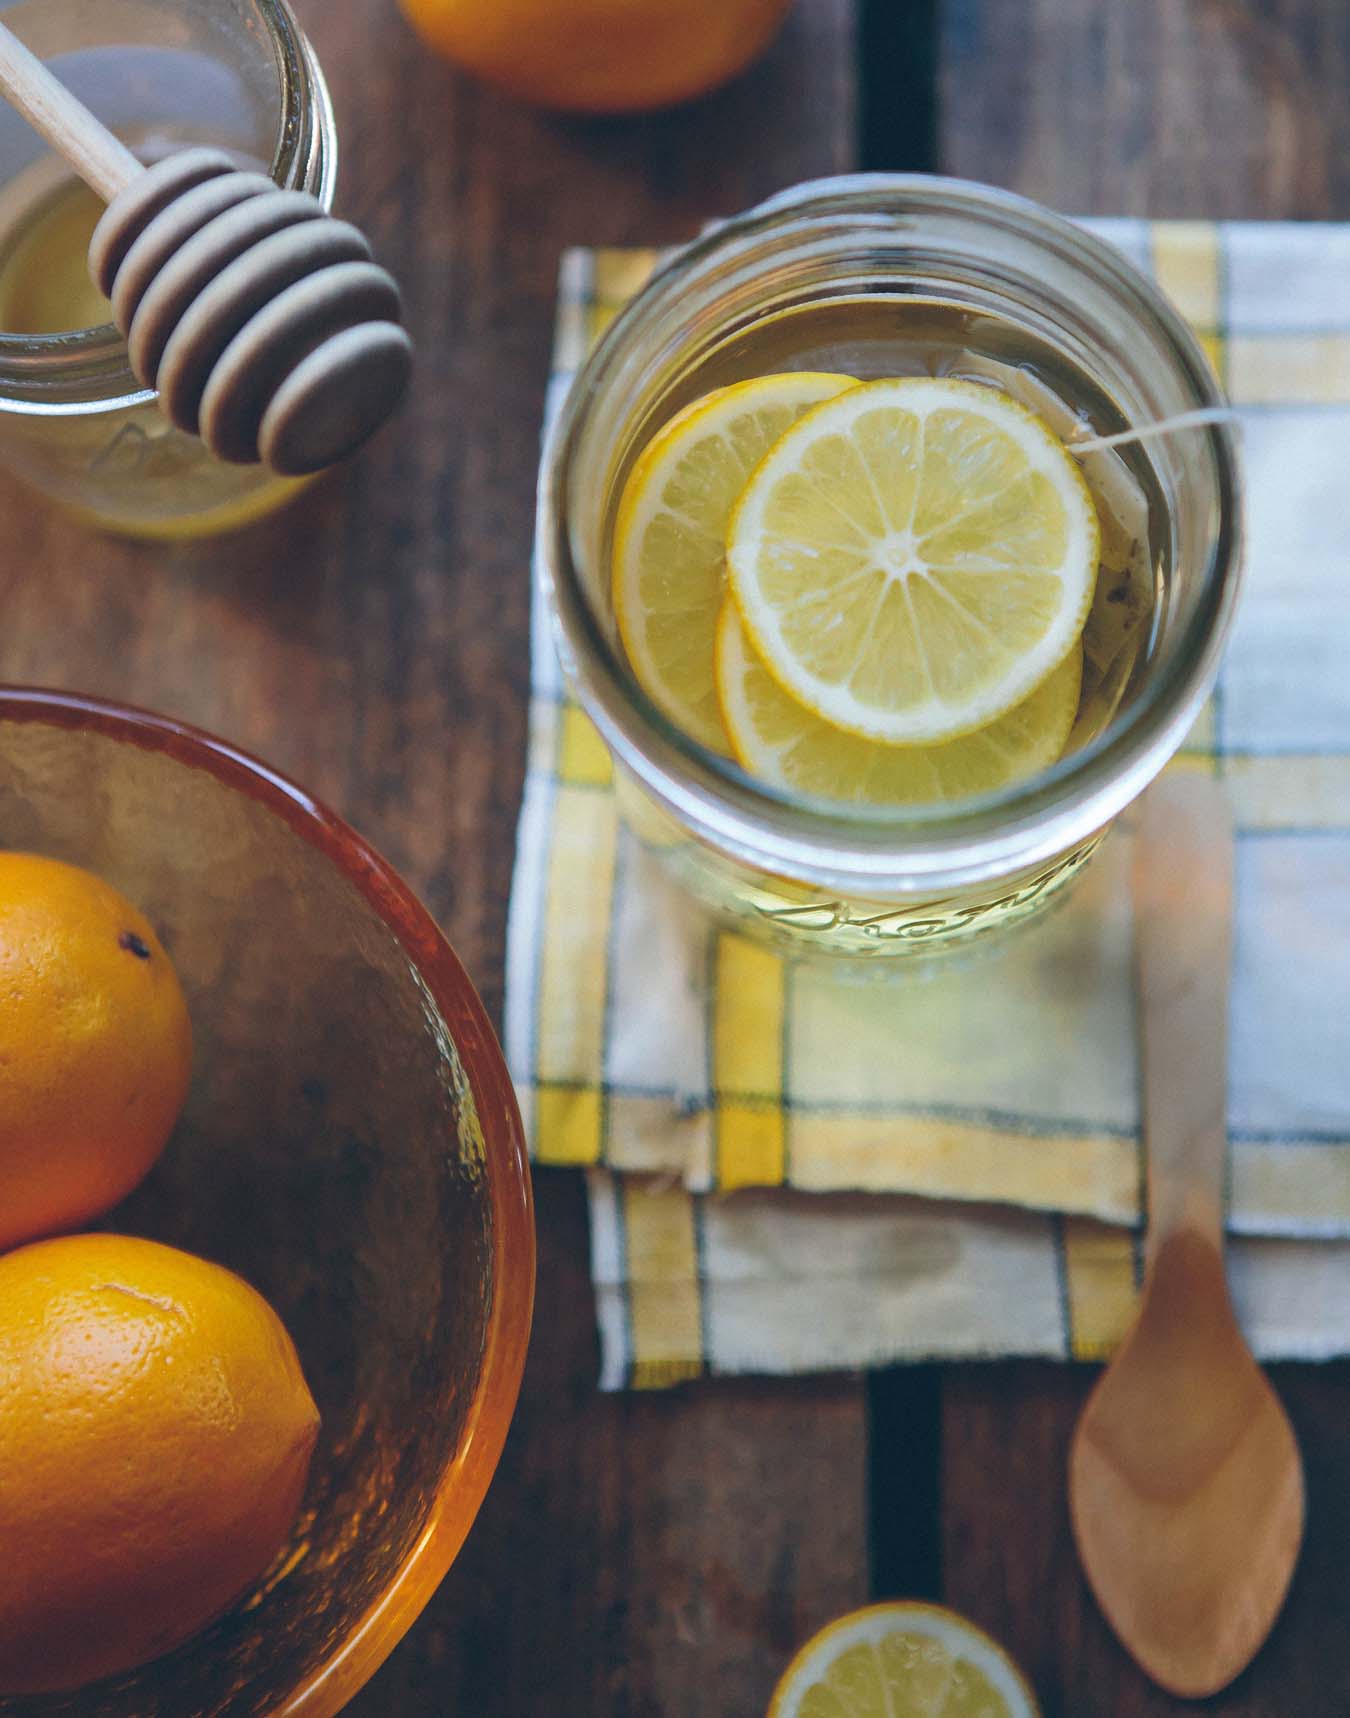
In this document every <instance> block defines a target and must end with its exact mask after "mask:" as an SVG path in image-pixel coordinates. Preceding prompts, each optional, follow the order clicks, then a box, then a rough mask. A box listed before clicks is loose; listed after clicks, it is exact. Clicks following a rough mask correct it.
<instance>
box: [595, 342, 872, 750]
mask: <svg viewBox="0 0 1350 1718" xmlns="http://www.w3.org/2000/svg"><path fill="white" fill-rule="evenodd" d="M856 385H857V384H856V383H855V382H854V380H853V378H852V377H850V376H834V375H825V374H821V373H819V372H817V371H808V370H803V371H798V372H794V373H789V374H785V375H775V376H758V377H755V378H754V379H753V380H751V381H746V382H736V383H734V384H732V385H731V386H730V387H726V388H719V389H717V390H716V391H715V392H714V393H711V394H708V395H706V396H705V397H704V398H703V399H701V400H697V401H695V402H694V403H693V404H692V405H691V406H688V407H686V408H685V409H684V411H682V412H680V413H679V414H678V415H677V416H676V417H674V418H672V419H671V420H670V422H669V423H667V424H666V425H665V426H664V427H663V428H662V429H661V430H660V432H659V433H658V434H657V435H656V436H655V437H654V438H653V439H652V441H650V442H649V443H648V445H647V446H646V447H645V448H644V449H643V451H642V454H641V455H640V457H639V458H638V461H637V463H636V465H634V467H633V470H632V472H631V474H630V475H629V478H628V482H627V484H626V485H625V487H624V492H623V498H622V500H621V501H620V503H619V512H618V516H617V519H616V521H615V528H614V610H615V615H616V617H617V619H618V623H619V634H620V637H621V638H622V639H623V645H624V649H625V650H626V651H627V652H628V660H629V661H630V663H631V664H632V666H633V672H634V673H635V674H636V675H637V677H638V680H639V682H640V683H641V685H642V688H643V690H644V691H645V692H646V693H647V695H648V696H649V697H650V698H651V699H652V700H653V701H654V702H655V703H656V704H657V705H659V706H660V708H661V709H662V710H663V711H664V712H665V713H666V715H667V716H669V717H670V719H671V721H672V722H674V723H676V724H677V726H679V727H680V728H682V729H683V730H684V732H685V733H687V734H688V735H690V736H691V738H693V739H695V740H698V741H699V742H700V743H701V744H703V745H705V746H707V747H708V748H709V749H710V750H711V751H716V752H721V753H722V754H724V755H725V754H726V753H727V751H728V747H727V740H726V735H725V734H724V733H723V731H722V723H721V719H720V717H719V716H718V713H717V694H716V691H715V689H714V685H713V636H714V633H715V630H716V626H717V616H718V611H719V610H720V608H721V606H722V597H723V593H724V591H725V586H726V571H725V568H726V560H725V550H726V530H727V521H728V519H729V518H730V516H731V510H732V508H733V507H734V506H735V504H736V500H737V498H738V496H739V495H740V493H741V491H742V490H743V489H744V488H745V485H746V482H747V480H748V478H749V476H750V473H751V472H752V471H753V470H754V469H755V467H756V466H757V465H758V464H759V463H760V461H761V460H762V459H763V458H764V456H765V454H767V453H768V451H769V449H770V448H771V447H773V446H774V444H775V443H776V442H777V441H778V440H779V439H780V438H781V437H782V435H783V434H784V432H785V431H786V430H788V429H789V428H791V426H792V424H793V423H795V422H796V420H797V419H798V418H799V417H800V416H801V414H802V413H803V412H804V411H807V410H808V409H809V408H810V407H812V406H815V405H819V404H820V402H821V401H822V400H827V399H829V398H831V397H832V396H833V395H835V394H838V393H839V392H840V391H841V390H843V389H845V388H852V387H855V386H856Z"/></svg>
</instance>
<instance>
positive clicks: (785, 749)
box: [716, 597, 1083, 805]
mask: <svg viewBox="0 0 1350 1718" xmlns="http://www.w3.org/2000/svg"><path fill="white" fill-rule="evenodd" d="M716 661H717V695H718V700H719V702H720V705H721V710H722V720H723V722H724V724H725V726H726V730H727V733H728V735H729V736H730V738H731V743H732V746H733V748H734V749H735V752H736V757H737V760H738V762H739V763H740V764H741V765H742V767H743V768H745V769H746V770H748V771H749V772H750V774H751V775H755V776H758V777H759V778H760V780H761V781H766V782H769V783H771V784H772V785H773V786H774V787H781V788H785V789H787V790H789V791H791V792H793V793H803V794H810V795H812V796H814V797H816V798H820V799H839V800H847V801H850V802H852V803H853V804H857V805H922V804H936V803H941V802H944V801H947V800H954V799H964V798H967V797H969V796H971V795H973V794H980V793H992V792H994V791H995V790H996V789H998V788H1000V787H1006V786H1007V785H1008V783H1009V782H1013V781H1020V780H1022V779H1023V778H1025V777H1026V776H1030V775H1034V774H1035V773H1036V771H1037V770H1041V769H1045V768H1046V767H1047V766H1048V765H1050V764H1052V763H1053V762H1054V761H1055V759H1056V758H1057V757H1059V755H1060V753H1061V752H1062V751H1063V750H1064V745H1065V742H1066V741H1067V739H1068V737H1069V733H1070V730H1071V729H1072V727H1073V723H1074V718H1075V716H1076V715H1077V713H1078V696H1079V690H1080V687H1081V684H1082V668H1083V652H1082V650H1081V649H1080V648H1079V647H1078V646H1076V645H1075V646H1074V647H1073V648H1072V649H1071V650H1070V652H1069V654H1068V655H1067V656H1066V657H1065V658H1064V660H1063V662H1061V663H1060V665H1059V667H1058V668H1055V669H1052V670H1051V673H1050V676H1049V678H1048V679H1046V680H1044V681H1042V683H1041V684H1040V685H1039V686H1038V687H1037V688H1036V690H1035V691H1034V692H1033V693H1032V694H1031V696H1030V697H1029V698H1027V699H1024V700H1023V702H1022V703H1020V704H1018V705H1017V706H1016V707H1015V708H1014V709H1012V710H1009V711H1008V713H1007V714H1006V715H1004V716H1000V717H999V718H998V719H997V720H996V721H994V722H991V723H990V724H989V726H988V727H987V728H981V729H980V730H979V731H978V732H977V733H974V734H964V735H962V736H961V737H960V738H959V739H955V740H945V741H941V742H939V743H938V744H936V745H931V746H888V745H883V744H881V743H880V742H879V741H877V740H865V739H863V738H862V737H861V736H860V735H858V734H850V733H846V732H845V731H844V730H843V729H842V728H836V727H832V726H831V725H830V724H829V723H828V722H822V721H821V719H820V718H819V716H816V715H814V714H813V713H812V712H811V711H810V710H808V709H807V708H806V707H805V705H803V704H799V703H798V702H797V701H796V699H795V698H789V697H788V695H787V693H786V692H784V691H783V689H782V687H781V686H780V685H779V684H778V682H777V681H776V680H775V679H774V677H773V675H772V674H770V673H769V671H768V669H767V668H766V667H765V666H764V664H763V662H762V661H761V659H760V657H759V656H758V654H757V653H756V651H755V650H754V648H753V646H752V645H751V643H750V641H749V639H748V638H747V637H746V635H745V628H744V626H743V625H742V623H741V618H740V614H739V612H738V610H737V608H736V605H735V603H734V602H733V601H732V600H731V599H730V597H728V598H727V600H726V602H725V604H724V605H723V609H722V615H721V619H720V620H719V622H718V627H717V657H716Z"/></svg>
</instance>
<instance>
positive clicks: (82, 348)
mask: <svg viewBox="0 0 1350 1718" xmlns="http://www.w3.org/2000/svg"><path fill="white" fill-rule="evenodd" d="M247 5H248V7H249V8H250V9H251V10H253V11H254V12H256V13H257V14H258V15H259V16H260V17H261V18H262V20H263V22H264V24H265V25H266V28H267V34H268V39H269V40H270V42H271V44H272V48H273V51H274V53H275V56H276V69H277V81H278V96H279V116H280V117H279V124H278V129H277V139H276V143H275V145H274V147H273V152H272V159H271V161H270V162H269V163H268V165H267V168H266V172H267V174H268V176H269V177H270V178H271V179H272V180H273V181H274V182H275V183H276V184H277V186H278V187H280V188H281V189H282V190H299V191H309V192H311V193H312V194H313V195H314V196H315V197H317V198H318V200H319V201H320V202H321V203H322V204H323V206H324V208H325V209H331V207H332V204H333V193H334V189H335V185H336V178H337V157H338V151H337V126H336V120H335V117H334V114H333V103H332V97H331V96H330V95H329V92H328V85H327V83H326V81H325V79H324V75H323V71H322V68H321V67H320V65H319V62H318V59H317V57H316V56H315V53H314V50H313V48H312V47H311V46H310V43H309V40H308V38H307V37H306V35H305V33H304V31H303V30H302V29H301V27H300V24H299V21H298V20H297V18H296V16H295V13H294V12H293V11H292V9H291V6H290V4H289V0H247ZM154 398H155V393H154V390H153V389H152V388H145V387H142V385H141V383H140V382H139V380H138V379H137V377H136V376H135V375H134V374H133V373H132V370H131V367H130V364H129V361H128V358H127V347H126V341H125V340H124V338H123V337H122V335H121V334H120V333H119V331H118V330H117V328H116V327H114V325H113V324H112V323H111V322H104V323H99V324H97V325H95V326H93V327H90V328H76V329H68V330H65V331H63V332H61V333H58V334H15V333H12V332H8V331H6V330H3V329H0V413H5V412H14V413H20V414H24V415H41V416H53V417H59V416H70V415H83V414H85V413H88V412H91V411H98V412H112V411H125V410H127V409H128V408H130V407H133V406H141V405H146V404H148V403H149V402H151V401H152V400H153V399H154Z"/></svg>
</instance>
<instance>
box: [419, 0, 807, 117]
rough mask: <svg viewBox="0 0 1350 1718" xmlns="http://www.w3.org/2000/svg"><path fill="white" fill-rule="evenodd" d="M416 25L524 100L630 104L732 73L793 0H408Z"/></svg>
mask: <svg viewBox="0 0 1350 1718" xmlns="http://www.w3.org/2000/svg"><path fill="white" fill-rule="evenodd" d="M401 4H402V6H403V10H404V11H405V12H406V13H407V15H408V18H409V20H410V21H411V23H412V24H413V26H414V28H415V29H416V30H417V31H418V33H419V34H420V35H421V36H422V37H423V38H424V39H425V40H426V41H427V42H428V43H429V44H430V45H431V46H432V47H433V48H435V49H436V50H437V51H438V52H439V53H442V54H444V55H445V56H446V57H447V58H448V59H451V60H455V61H457V62H458V64H460V65H462V66H463V67H465V69H466V70H468V71H471V72H474V73H476V74H477V75H478V76H479V77H482V78H486V79H487V81H488V82H489V83H495V84H500V85H501V86H502V88H503V89H506V90H509V91H510V93H511V94H512V95H516V96H519V97H521V99H522V100H524V101H532V102H537V103H538V104H539V105H540V106H541V107H550V108H559V109H570V110H572V111H575V112H578V113H631V112H635V111H637V110H639V109H642V108H650V107H664V106H666V105H667V104H669V103H671V102H677V101H687V100H689V99H690V98H691V97H692V96H697V95H702V94H703V93H704V92H705V91H706V90H710V89H713V88H715V87H716V86H717V85H718V84H721V83H725V82H726V81H727V79H728V78H732V77H734V76H735V75H736V73H737V72H739V71H742V70H743V69H744V68H745V67H746V66H748V65H749V64H750V62H751V61H752V60H753V59H754V58H755V57H756V56H757V55H758V54H759V53H760V52H761V50H762V49H763V48H764V47H766V46H767V44H768V42H769V40H770V38H771V37H772V36H773V34H774V32H775V30H776V29H777V28H778V25H779V23H780V21H781V20H782V17H783V14H784V13H785V12H786V11H787V8H788V4H789V0H561V3H560V0H401Z"/></svg>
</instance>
